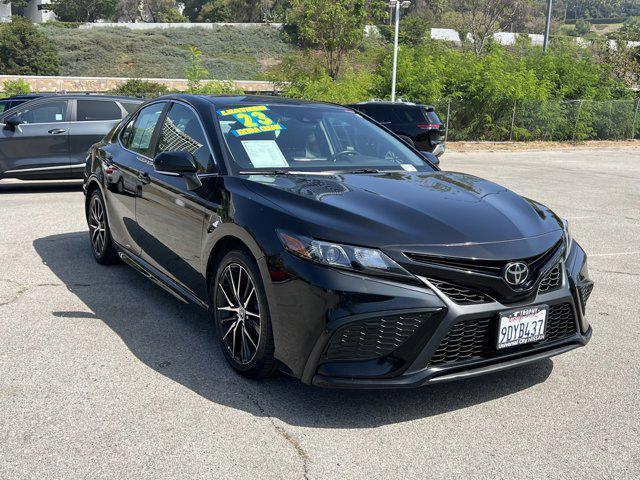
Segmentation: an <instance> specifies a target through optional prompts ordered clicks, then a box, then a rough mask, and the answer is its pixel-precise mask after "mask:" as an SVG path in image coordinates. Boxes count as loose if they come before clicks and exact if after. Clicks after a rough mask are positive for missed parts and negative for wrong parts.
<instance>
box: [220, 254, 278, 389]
mask: <svg viewBox="0 0 640 480" xmlns="http://www.w3.org/2000/svg"><path fill="white" fill-rule="evenodd" d="M211 299H212V307H211V310H212V313H213V318H214V321H215V324H216V332H217V336H218V340H219V342H220V346H221V347H222V352H223V353H224V356H225V358H226V359H227V362H228V363H229V364H230V365H231V366H232V367H233V368H234V369H235V370H236V371H238V372H239V373H240V374H242V375H244V376H246V377H250V378H265V377H268V376H270V375H272V374H273V373H274V372H275V369H276V368H275V359H274V346H273V333H272V331H271V319H270V316H269V306H268V304H267V299H266V295H265V293H264V287H263V285H262V280H261V278H260V271H259V270H258V266H257V265H256V262H255V260H254V259H253V258H251V257H250V256H249V255H247V253H245V252H243V251H241V250H233V251H231V252H229V253H228V254H227V255H225V257H224V258H223V259H222V261H221V262H220V264H219V265H218V269H217V271H216V276H215V278H214V281H213V282H212V283H211Z"/></svg>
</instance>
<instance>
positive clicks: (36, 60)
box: [0, 16, 60, 75]
mask: <svg viewBox="0 0 640 480" xmlns="http://www.w3.org/2000/svg"><path fill="white" fill-rule="evenodd" d="M0 71H1V72H2V73H3V74H6V75H58V74H59V73H60V63H59V59H58V53H57V51H56V49H55V47H54V46H53V45H52V44H51V42H50V41H48V40H47V38H46V37H45V36H44V35H42V33H41V32H40V31H39V30H38V29H37V28H36V27H35V26H34V25H33V24H31V23H30V22H28V21H27V20H25V19H24V18H22V17H19V16H15V17H13V19H12V21H11V23H8V24H6V25H2V26H0Z"/></svg>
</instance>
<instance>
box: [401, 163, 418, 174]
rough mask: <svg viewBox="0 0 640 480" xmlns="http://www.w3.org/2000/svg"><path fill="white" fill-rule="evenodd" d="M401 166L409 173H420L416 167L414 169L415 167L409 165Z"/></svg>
mask: <svg viewBox="0 0 640 480" xmlns="http://www.w3.org/2000/svg"><path fill="white" fill-rule="evenodd" d="M400 166H401V167H402V169H403V170H405V171H407V172H417V171H418V169H417V168H416V167H414V166H413V165H411V164H409V163H403V164H402V165H400Z"/></svg>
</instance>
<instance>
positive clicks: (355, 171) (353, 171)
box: [339, 168, 382, 173]
mask: <svg viewBox="0 0 640 480" xmlns="http://www.w3.org/2000/svg"><path fill="white" fill-rule="evenodd" d="M381 172H382V170H378V169H377V168H358V169H356V170H344V171H340V172H339V173H381Z"/></svg>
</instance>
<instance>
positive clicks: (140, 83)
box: [111, 78, 169, 98]
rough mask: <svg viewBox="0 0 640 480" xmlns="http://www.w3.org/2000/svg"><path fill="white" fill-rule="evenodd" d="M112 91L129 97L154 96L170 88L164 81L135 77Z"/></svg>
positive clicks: (167, 91)
mask: <svg viewBox="0 0 640 480" xmlns="http://www.w3.org/2000/svg"><path fill="white" fill-rule="evenodd" d="M111 93H113V94H114V95H124V96H129V97H142V98H154V97H159V96H161V95H164V94H166V93H169V88H167V86H166V85H163V84H162V83H157V82H149V81H146V80H140V79H135V78H134V79H132V80H127V81H126V82H124V83H123V84H122V85H120V86H119V87H118V88H115V89H113V90H112V91H111Z"/></svg>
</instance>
